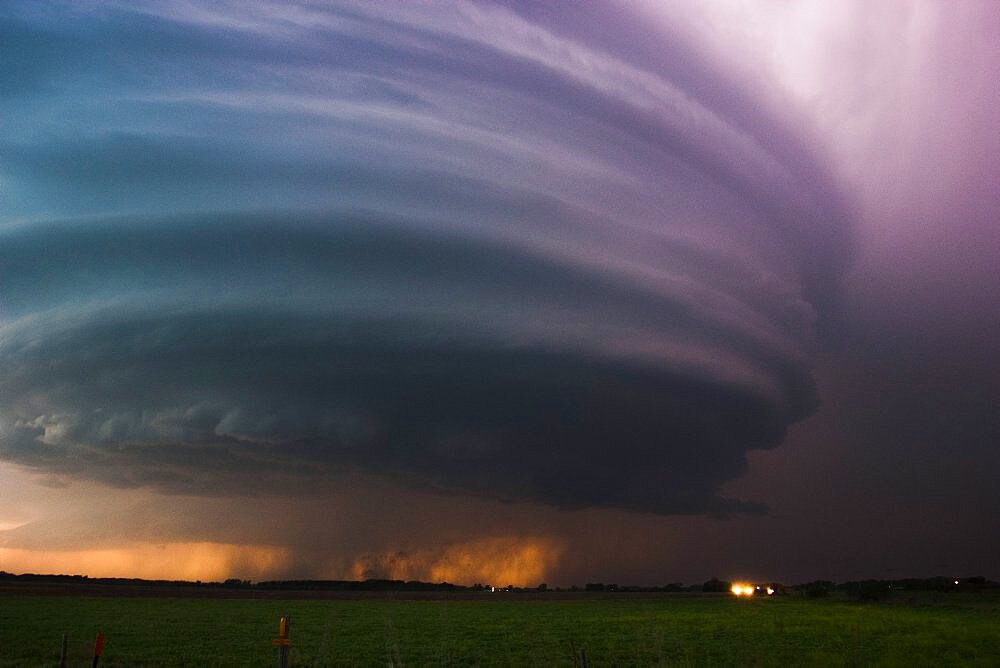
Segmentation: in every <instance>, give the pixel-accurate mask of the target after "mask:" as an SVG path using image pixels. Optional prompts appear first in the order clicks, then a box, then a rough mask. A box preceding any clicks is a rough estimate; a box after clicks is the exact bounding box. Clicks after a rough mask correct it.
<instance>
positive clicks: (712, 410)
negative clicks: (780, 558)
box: [0, 2, 852, 514]
mask: <svg viewBox="0 0 1000 668" xmlns="http://www.w3.org/2000/svg"><path fill="white" fill-rule="evenodd" d="M63 9H64V12H65V13H67V14H70V15H72V20H71V21H68V20H65V17H60V16H57V13H53V12H49V11H46V10H43V9H41V8H38V7H36V6H33V5H30V4H26V5H24V6H22V7H11V6H8V7H7V8H5V9H4V13H5V14H6V16H5V18H4V20H3V24H2V25H3V29H4V32H5V35H4V43H5V44H7V45H10V46H11V47H12V48H11V50H10V52H9V54H6V55H5V69H6V72H5V74H4V81H5V82H6V84H7V86H6V87H7V90H6V92H5V97H4V99H3V102H2V103H0V106H2V109H3V112H4V115H5V117H6V118H8V119H9V123H8V127H9V130H8V131H7V132H6V133H5V136H4V138H3V139H2V140H0V151H2V155H3V163H2V167H0V170H2V171H0V178H2V180H3V187H4V199H5V207H6V208H7V210H8V212H9V216H8V219H7V222H5V223H4V224H3V226H2V228H0V286H2V294H0V299H2V304H0V307H2V311H0V367H2V368H3V370H4V373H3V375H2V378H0V420H2V425H0V428H2V434H0V457H2V458H3V459H4V460H7V461H9V462H14V463H17V464H19V465H23V466H26V467H29V468H32V469H36V470H40V471H45V472H50V473H56V474H60V475H66V476H70V477H82V478H92V479H97V480H99V481H102V482H106V483H110V484H113V485H121V486H152V487H155V488H158V489H161V490H164V491H167V492H178V493H195V494H212V495H227V494H234V493H237V492H239V493H246V491H247V490H248V489H249V488H257V487H260V488H262V489H264V488H266V489H284V490H288V489H307V488H309V486H310V485H311V484H312V483H314V482H315V481H317V480H321V479H328V478H330V477H332V476H339V475H350V474H351V473H352V472H359V473H363V474H365V475H368V474H376V475H380V476H385V477H387V478H389V479H392V480H395V481H400V482H402V483H403V484H405V485H408V486H412V487H414V488H416V489H420V490H438V491H443V492H451V493H463V494H474V495H483V496H488V497H495V498H501V499H509V500H521V501H534V502H541V503H546V504H551V505H556V506H560V507H569V508H577V507H587V506H608V507H618V508H624V509H630V510H637V511H643V512H653V513H665V514H671V513H703V512H711V513H728V512H734V511H755V510H760V509H761V508H762V506H761V505H760V504H757V503H755V502H753V501H752V500H751V501H744V500H738V499H727V498H723V497H722V496H721V495H720V493H719V488H720V487H721V485H722V484H723V483H725V482H726V481H728V480H731V479H733V478H735V477H736V476H738V475H739V474H740V473H741V472H743V470H744V469H745V466H746V459H745V456H746V453H747V451H749V450H751V449H759V448H770V447H773V446H775V445H777V444H778V443H780V442H781V439H782V438H783V435H784V433H785V430H786V428H787V427H788V426H789V425H790V424H791V423H793V422H795V421H797V420H801V419H803V418H805V417H806V416H808V415H809V414H810V413H811V412H812V411H813V410H814V409H815V407H816V403H817V398H816V393H815V391H814V389H813V382H812V379H811V376H810V359H811V353H812V351H813V349H814V347H815V345H816V342H817V339H818V337H821V336H822V334H823V331H824V329H825V328H827V327H829V321H830V320H831V319H835V318H836V306H837V302H836V294H837V284H838V280H839V277H840V274H841V272H842V271H843V269H844V267H845V265H846V263H847V262H848V261H849V259H850V254H851V247H852V242H851V238H852V224H851V219H852V216H851V212H850V210H849V207H848V206H847V204H846V203H845V199H844V197H843V196H842V195H841V193H840V188H839V186H838V184H837V182H836V181H835V179H834V178H833V177H832V176H830V174H829V172H828V170H827V168H826V166H825V165H824V164H823V162H822V160H821V159H820V158H819V156H818V155H817V153H816V151H815V150H814V148H813V147H812V145H811V144H810V142H809V141H808V139H807V137H805V136H803V135H801V134H800V133H799V132H798V131H797V130H796V128H795V126H794V125H793V124H790V123H788V122H787V119H784V117H783V116H782V115H781V114H779V113H775V110H773V109H771V108H770V107H769V106H768V105H767V104H764V103H761V104H755V103H754V102H755V100H754V96H753V92H752V91H748V90H744V89H743V88H742V87H741V86H740V85H739V82H736V81H734V80H733V78H732V77H727V76H725V75H724V74H723V73H721V72H718V71H715V70H714V69H713V68H712V67H711V66H710V63H709V61H708V60H706V59H702V58H700V57H699V55H698V51H697V49H695V48H693V47H692V46H691V45H690V44H686V43H685V42H684V39H683V36H682V35H676V36H671V35H662V34H658V35H657V36H655V37H656V38H655V39H653V37H649V36H647V37H649V38H648V39H647V38H642V39H631V38H628V36H629V35H633V36H634V35H639V36H642V35H643V31H644V29H643V27H642V19H641V17H639V16H630V15H629V14H627V13H626V12H624V11H623V10H622V8H620V7H617V8H603V7H598V6H597V5H593V6H591V7H587V8H582V9H579V10H578V11H579V13H578V14H576V15H575V16H574V17H573V19H572V20H570V19H568V18H567V17H565V16H564V17H561V18H560V17H557V16H554V15H551V14H549V13H548V12H547V11H546V10H544V9H543V8H538V9H537V10H535V12H534V14H533V13H532V11H531V10H527V9H524V8H521V9H520V10H519V11H514V10H513V9H511V8H507V7H504V6H500V5H489V4H472V3H462V2H459V3H447V4H438V3H426V4H403V5H393V6H392V7H391V9H390V8H389V7H388V6H380V5H377V4H371V3H358V4H353V3H345V4H335V5H325V4H324V5H313V4H306V5H289V6H284V5H275V6H266V5H254V6H252V7H249V6H246V5H243V4H238V5H232V6H229V5H211V6H210V7H200V8H195V7H192V6H189V5H183V4H173V3H167V4H131V3H129V4H108V5H85V6H83V7H76V6H69V5H68V6H66V7H64V8H63ZM575 11H577V10H575ZM597 26H603V28H602V29H601V30H600V31H597ZM661 40H662V41H661ZM8 55H9V56H12V58H11V59H10V60H7V59H6V58H7V57H8ZM11 84H13V85H11Z"/></svg>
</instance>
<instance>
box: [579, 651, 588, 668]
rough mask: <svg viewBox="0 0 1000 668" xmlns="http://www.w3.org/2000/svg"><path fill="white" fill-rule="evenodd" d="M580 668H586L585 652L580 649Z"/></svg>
mask: <svg viewBox="0 0 1000 668" xmlns="http://www.w3.org/2000/svg"><path fill="white" fill-rule="evenodd" d="M580 668H587V650H585V649H584V648H582V647H581V648H580Z"/></svg>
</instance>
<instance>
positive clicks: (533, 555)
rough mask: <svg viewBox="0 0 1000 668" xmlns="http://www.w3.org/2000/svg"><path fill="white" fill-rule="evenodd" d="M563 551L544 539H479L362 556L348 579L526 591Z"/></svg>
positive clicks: (543, 574) (538, 581)
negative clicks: (480, 585) (510, 587)
mask: <svg viewBox="0 0 1000 668" xmlns="http://www.w3.org/2000/svg"><path fill="white" fill-rule="evenodd" d="M563 549H564V548H563V545H562V544H561V543H559V542H557V541H554V540H551V539H548V538H538V537H532V538H484V539H480V540H476V541H471V542H468V543H458V544H455V545H450V546H447V547H445V548H443V549H441V550H421V551H418V552H415V553H412V554H406V553H397V554H381V555H365V556H363V557H361V558H359V559H357V560H356V561H355V562H354V564H353V566H352V567H351V577H352V578H353V579H356V580H365V579H369V578H389V579H393V580H424V581H429V582H451V583H453V584H463V585H471V584H473V583H475V582H481V583H484V584H492V585H495V586H498V587H503V586H506V585H508V584H512V585H514V586H517V587H529V586H535V585H537V584H541V583H542V582H544V581H545V579H546V577H547V575H548V574H549V572H550V571H551V569H552V567H553V566H555V565H556V564H557V563H558V561H559V558H560V557H561V556H562V553H563Z"/></svg>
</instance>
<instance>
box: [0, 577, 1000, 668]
mask: <svg viewBox="0 0 1000 668" xmlns="http://www.w3.org/2000/svg"><path fill="white" fill-rule="evenodd" d="M283 614H290V615H292V622H293V623H292V653H291V659H292V665H388V664H393V665H445V664H450V665H475V664H479V665H494V664H499V665H519V666H520V665H538V666H549V665H566V666H569V665H573V664H574V662H575V661H576V660H577V658H578V657H579V651H580V649H585V651H586V656H587V659H588V661H589V664H590V665H591V666H598V665H600V666H603V665H658V664H665V665H725V664H728V665H733V664H736V665H779V664H783V665H786V666H792V665H794V666H799V665H870V664H888V665H900V666H902V665H906V666H913V665H927V666H931V665H947V664H950V665H956V664H962V665H984V666H985V665H993V666H997V665H1000V597H998V596H997V595H995V594H992V595H986V594H951V595H946V596H942V597H940V598H938V599H937V600H931V599H929V598H926V597H924V598H920V599H916V600H910V601H903V602H899V601H897V602H895V603H874V604H857V603H850V602H847V601H842V600H807V599H802V598H798V597H787V598H781V599H778V598H775V599H766V600H759V599H756V600H736V599H734V598H731V597H728V596H683V595H679V596H671V595H664V596H658V597H651V598H644V599H628V598H625V597H622V598H614V597H594V598H591V599H588V598H578V599H574V600H566V599H561V598H560V597H559V595H558V594H554V595H552V596H551V597H549V598H543V599H537V598H536V599H519V598H518V596H517V595H516V594H502V595H501V594H493V595H484V596H483V600H426V601H420V600H416V601H414V600H390V599H377V600H287V601H282V600H260V599H210V598H107V597H102V598H84V597H64V596H25V595H3V594H0V666H21V665H24V666H39V665H55V664H56V663H57V659H58V656H59V648H60V643H61V638H62V634H63V633H67V634H68V635H69V637H70V638H71V639H72V642H71V645H70V649H71V658H75V661H76V665H84V662H85V661H88V659H87V651H88V648H89V646H90V645H92V642H93V638H94V636H95V635H96V634H97V632H99V631H100V632H103V633H104V634H105V635H106V644H105V650H104V657H103V660H102V665H129V666H132V665H182V664H183V665H196V666H209V665H258V666H264V665H273V664H274V663H275V662H276V650H275V649H274V648H273V647H272V646H271V640H272V638H274V637H275V636H276V634H277V627H278V619H279V618H280V616H281V615H283ZM73 654H75V656H73ZM71 665H72V663H71ZM86 665H89V662H88V663H86Z"/></svg>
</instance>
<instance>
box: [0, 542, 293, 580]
mask: <svg viewBox="0 0 1000 668" xmlns="http://www.w3.org/2000/svg"><path fill="white" fill-rule="evenodd" d="M289 561H290V553H289V551H288V550H286V549H284V548H280V547H271V546H261V545H237V544H230V543H211V542H193V543H180V542H178V543H155V544H153V543H140V544H135V545H129V546H125V547H113V548H102V549H87V550H32V549H21V548H3V547H0V570H4V571H9V572H14V573H62V574H66V575H87V576H90V577H95V578H96V577H123V578H143V579H147V580H156V579H163V580H202V581H206V582H211V581H221V580H225V579H227V578H231V577H236V578H241V579H259V578H261V577H270V576H271V575H272V574H273V573H274V571H276V570H279V569H282V568H284V567H286V566H287V564H288V563H289Z"/></svg>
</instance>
